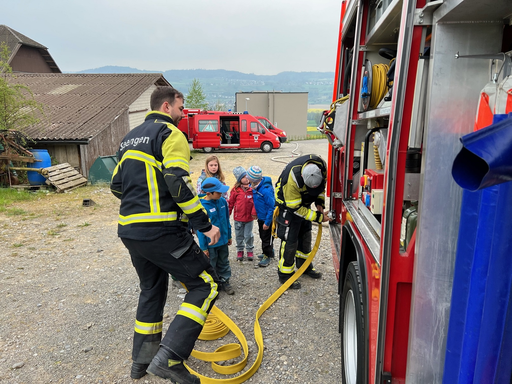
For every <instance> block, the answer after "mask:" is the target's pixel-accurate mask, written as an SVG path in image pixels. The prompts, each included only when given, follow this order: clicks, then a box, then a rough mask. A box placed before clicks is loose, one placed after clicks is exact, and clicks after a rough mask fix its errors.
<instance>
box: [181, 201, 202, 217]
mask: <svg viewBox="0 0 512 384" xmlns="http://www.w3.org/2000/svg"><path fill="white" fill-rule="evenodd" d="M178 205H179V207H180V208H181V210H182V211H183V212H184V213H185V214H186V215H190V214H191V213H194V212H197V211H200V210H201V209H202V208H203V206H202V205H201V202H200V201H199V197H197V196H194V197H193V198H192V199H190V200H189V201H186V202H184V203H178Z"/></svg>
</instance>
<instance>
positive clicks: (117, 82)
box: [13, 73, 170, 141]
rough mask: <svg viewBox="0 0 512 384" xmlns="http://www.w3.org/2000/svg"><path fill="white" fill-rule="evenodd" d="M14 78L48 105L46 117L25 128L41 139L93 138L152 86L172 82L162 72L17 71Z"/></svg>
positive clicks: (34, 137)
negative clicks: (37, 72) (35, 124)
mask: <svg viewBox="0 0 512 384" xmlns="http://www.w3.org/2000/svg"><path fill="white" fill-rule="evenodd" d="M13 81H15V82H16V83H19V84H23V85H26V86H28V87H29V88H30V89H31V91H32V92H33V93H34V97H35V99H36V100H37V101H38V102H40V103H41V104H43V105H44V109H45V114H46V118H45V119H42V120H41V122H40V123H39V124H38V125H37V126H34V127H31V128H28V129H27V130H26V131H25V133H26V134H27V135H28V136H29V137H31V138H33V139H34V140H37V141H58V140H66V141H69V140H71V141H74V140H79V141H83V140H89V139H91V138H93V137H94V136H96V135H97V134H98V133H100V132H101V131H102V130H103V129H105V128H106V127H108V125H109V124H110V123H111V122H112V121H113V120H114V119H115V118H116V117H117V116H119V114H121V112H123V111H124V110H125V109H126V108H128V106H130V105H131V104H132V103H133V102H134V101H135V100H137V98H139V96H140V95H141V94H142V93H143V92H145V91H146V90H147V89H148V88H149V87H150V86H152V85H170V84H169V83H168V82H167V80H165V78H164V77H163V75H162V74H160V73H141V74H60V73H41V74H16V75H15V79H14V80H13ZM148 107H149V105H148Z"/></svg>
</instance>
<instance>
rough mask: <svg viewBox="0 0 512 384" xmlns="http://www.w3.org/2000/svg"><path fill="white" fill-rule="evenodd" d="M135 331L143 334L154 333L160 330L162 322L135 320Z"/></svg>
mask: <svg viewBox="0 0 512 384" xmlns="http://www.w3.org/2000/svg"><path fill="white" fill-rule="evenodd" d="M135 332H137V333H142V334H143V335H154V334H156V333H161V332H162V322H161V321H159V322H158V323H143V322H142V321H138V320H135Z"/></svg>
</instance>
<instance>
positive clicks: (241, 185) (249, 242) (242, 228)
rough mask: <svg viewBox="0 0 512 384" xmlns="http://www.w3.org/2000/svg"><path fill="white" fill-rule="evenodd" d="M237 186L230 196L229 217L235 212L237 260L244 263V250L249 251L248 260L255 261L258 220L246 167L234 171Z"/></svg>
mask: <svg viewBox="0 0 512 384" xmlns="http://www.w3.org/2000/svg"><path fill="white" fill-rule="evenodd" d="M233 175H235V178H236V184H235V185H234V187H233V188H232V189H231V193H230V195H229V215H230V216H231V212H233V211H234V214H233V218H234V220H235V237H236V250H237V253H236V259H237V260H238V261H242V260H243V257H244V248H245V249H247V260H249V261H252V260H253V255H254V254H253V250H254V235H253V234H252V227H253V220H254V219H255V218H256V211H255V210H254V204H253V202H252V189H251V186H250V184H249V180H248V179H247V172H246V171H245V169H244V167H236V168H235V169H233Z"/></svg>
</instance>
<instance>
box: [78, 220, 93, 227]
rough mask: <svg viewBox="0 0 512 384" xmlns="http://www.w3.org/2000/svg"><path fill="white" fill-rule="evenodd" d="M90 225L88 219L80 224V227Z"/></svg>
mask: <svg viewBox="0 0 512 384" xmlns="http://www.w3.org/2000/svg"><path fill="white" fill-rule="evenodd" d="M89 225H91V224H90V223H88V222H87V221H86V222H84V223H83V224H78V227H88V226H89Z"/></svg>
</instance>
